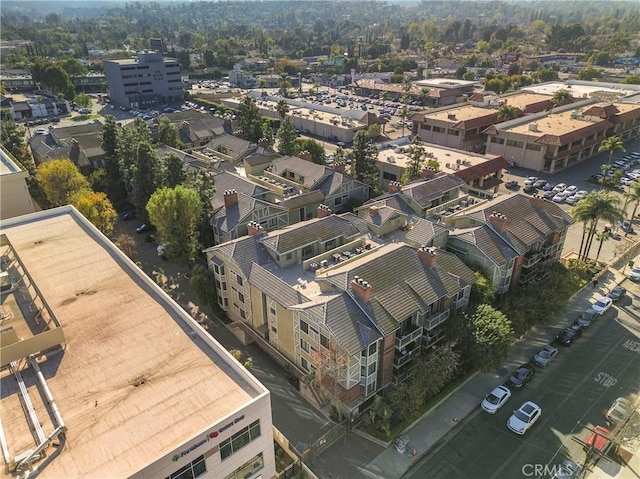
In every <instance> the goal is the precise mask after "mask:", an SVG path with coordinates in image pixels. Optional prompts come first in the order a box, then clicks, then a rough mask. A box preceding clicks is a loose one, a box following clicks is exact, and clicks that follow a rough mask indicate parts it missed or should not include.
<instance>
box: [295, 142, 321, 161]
mask: <svg viewBox="0 0 640 479" xmlns="http://www.w3.org/2000/svg"><path fill="white" fill-rule="evenodd" d="M296 149H297V151H299V152H300V151H305V150H306V151H308V152H309V153H310V154H311V161H312V162H314V163H316V164H318V165H324V163H325V156H324V148H322V145H321V144H320V143H318V142H317V141H316V140H313V139H311V138H305V139H302V140H297V147H296Z"/></svg>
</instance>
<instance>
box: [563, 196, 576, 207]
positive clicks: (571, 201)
mask: <svg viewBox="0 0 640 479" xmlns="http://www.w3.org/2000/svg"><path fill="white" fill-rule="evenodd" d="M578 201H580V198H578V197H577V196H576V195H571V196H569V197H568V198H567V199H566V200H564V202H565V203H566V204H568V205H575V204H576V203H577V202H578Z"/></svg>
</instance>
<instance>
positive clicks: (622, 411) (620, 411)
mask: <svg viewBox="0 0 640 479" xmlns="http://www.w3.org/2000/svg"><path fill="white" fill-rule="evenodd" d="M632 406H633V404H632V403H631V401H629V400H628V399H625V398H618V399H616V400H615V401H614V403H613V404H612V405H611V407H610V408H609V410H608V411H607V413H606V414H605V415H604V417H605V419H606V420H607V422H608V423H609V424H616V423H619V422H621V421H624V420H625V419H626V417H627V413H628V412H629V411H630V410H631V409H632Z"/></svg>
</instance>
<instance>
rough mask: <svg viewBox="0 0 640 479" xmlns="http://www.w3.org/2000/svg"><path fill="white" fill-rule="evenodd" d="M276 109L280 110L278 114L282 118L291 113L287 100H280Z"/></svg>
mask: <svg viewBox="0 0 640 479" xmlns="http://www.w3.org/2000/svg"><path fill="white" fill-rule="evenodd" d="M276 111H277V112H278V115H280V118H282V119H283V120H284V117H285V116H287V113H289V104H288V103H287V100H285V99H282V100H280V101H279V102H278V104H277V105H276Z"/></svg>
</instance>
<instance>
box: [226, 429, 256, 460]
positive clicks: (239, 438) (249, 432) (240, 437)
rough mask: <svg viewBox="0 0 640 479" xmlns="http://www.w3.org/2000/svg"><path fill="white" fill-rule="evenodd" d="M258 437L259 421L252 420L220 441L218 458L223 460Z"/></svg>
mask: <svg viewBox="0 0 640 479" xmlns="http://www.w3.org/2000/svg"><path fill="white" fill-rule="evenodd" d="M259 437H260V421H254V422H252V423H251V424H249V425H248V426H247V427H245V428H243V429H242V430H240V431H238V432H236V433H235V434H234V435H233V436H231V437H230V438H229V439H226V440H224V441H222V442H221V443H220V459H221V460H223V461H224V460H225V459H227V458H228V457H229V456H231V455H232V454H234V453H236V452H238V451H239V450H240V449H242V448H243V447H244V446H246V445H247V444H249V443H250V442H251V441H255V440H256V439H258V438H259Z"/></svg>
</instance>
